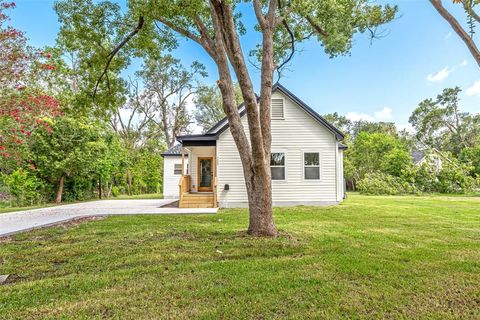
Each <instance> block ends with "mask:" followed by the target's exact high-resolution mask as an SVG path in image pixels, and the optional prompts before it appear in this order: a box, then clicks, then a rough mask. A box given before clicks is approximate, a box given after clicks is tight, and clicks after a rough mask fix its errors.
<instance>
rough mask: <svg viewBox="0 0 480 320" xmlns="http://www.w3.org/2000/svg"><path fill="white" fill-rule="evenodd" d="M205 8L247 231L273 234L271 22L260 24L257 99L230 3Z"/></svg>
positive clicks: (212, 3)
mask: <svg viewBox="0 0 480 320" xmlns="http://www.w3.org/2000/svg"><path fill="white" fill-rule="evenodd" d="M272 3H273V5H274V2H273V0H271V5H272ZM271 8H272V7H271ZM271 8H270V9H271ZM211 12H212V19H213V25H214V29H215V32H216V35H215V39H216V44H215V45H216V48H217V51H216V52H215V53H214V54H213V58H214V60H215V62H216V64H217V67H218V73H219V81H218V86H219V88H220V91H221V93H222V100H223V101H222V102H223V107H224V111H225V113H226V115H227V118H228V122H229V124H230V131H231V133H232V136H233V139H234V141H235V144H236V146H237V149H238V152H239V154H240V159H241V162H242V167H243V174H244V178H245V185H246V188H247V195H248V203H249V213H250V222H249V227H248V233H249V234H251V235H255V236H276V235H277V234H278V232H277V228H276V226H275V223H274V221H273V210H272V189H271V175H270V145H271V128H270V100H271V99H270V98H271V90H272V78H273V31H272V30H273V28H272V26H273V24H274V21H272V20H269V21H268V24H269V25H266V24H267V21H262V22H264V23H263V27H264V28H265V30H263V32H264V38H263V49H264V53H263V61H262V82H261V86H262V89H261V98H260V103H258V102H257V97H256V95H255V92H254V90H253V84H252V81H251V79H250V75H249V73H248V70H247V66H246V63H245V58H244V56H243V52H242V49H241V45H240V40H239V38H238V35H237V33H236V29H235V23H234V16H233V12H232V7H231V6H229V5H228V4H226V3H224V2H222V1H218V0H217V1H211ZM272 17H273V16H271V17H270V18H272ZM207 51H208V50H207ZM227 59H228V60H227ZM228 62H230V64H231V65H232V67H233V70H234V72H235V75H236V77H237V79H238V82H239V85H240V89H241V91H242V97H243V100H244V103H245V108H246V110H247V114H246V117H247V122H248V129H249V134H250V141H248V138H247V136H246V134H245V131H244V128H243V125H242V123H241V119H240V115H239V113H238V109H237V106H236V98H235V88H234V85H233V81H232V77H231V74H230V69H229V63H228Z"/></svg>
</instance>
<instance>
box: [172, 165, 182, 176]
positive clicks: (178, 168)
mask: <svg viewBox="0 0 480 320" xmlns="http://www.w3.org/2000/svg"><path fill="white" fill-rule="evenodd" d="M173 174H182V164H181V163H175V164H174V165H173Z"/></svg>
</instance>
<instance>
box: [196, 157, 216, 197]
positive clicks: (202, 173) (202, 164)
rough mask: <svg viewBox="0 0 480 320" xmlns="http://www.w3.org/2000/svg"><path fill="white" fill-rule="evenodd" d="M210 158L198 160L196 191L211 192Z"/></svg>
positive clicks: (211, 173) (211, 172)
mask: <svg viewBox="0 0 480 320" xmlns="http://www.w3.org/2000/svg"><path fill="white" fill-rule="evenodd" d="M212 180H213V171H212V158H198V191H212V190H213V188H212Z"/></svg>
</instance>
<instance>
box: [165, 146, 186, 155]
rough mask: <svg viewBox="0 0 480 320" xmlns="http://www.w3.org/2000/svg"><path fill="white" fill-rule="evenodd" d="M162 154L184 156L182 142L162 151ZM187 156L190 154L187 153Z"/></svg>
mask: <svg viewBox="0 0 480 320" xmlns="http://www.w3.org/2000/svg"><path fill="white" fill-rule="evenodd" d="M161 155H162V156H164V157H181V156H182V145H181V144H176V145H174V146H173V147H171V148H170V149H168V150H166V151H164V152H162V153H161ZM185 156H186V157H188V155H187V154H186V153H185Z"/></svg>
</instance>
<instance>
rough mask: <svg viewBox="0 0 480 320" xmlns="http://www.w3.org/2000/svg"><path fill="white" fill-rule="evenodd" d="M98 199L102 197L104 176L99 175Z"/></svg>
mask: <svg viewBox="0 0 480 320" xmlns="http://www.w3.org/2000/svg"><path fill="white" fill-rule="evenodd" d="M98 199H102V176H100V175H99V176H98Z"/></svg>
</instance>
